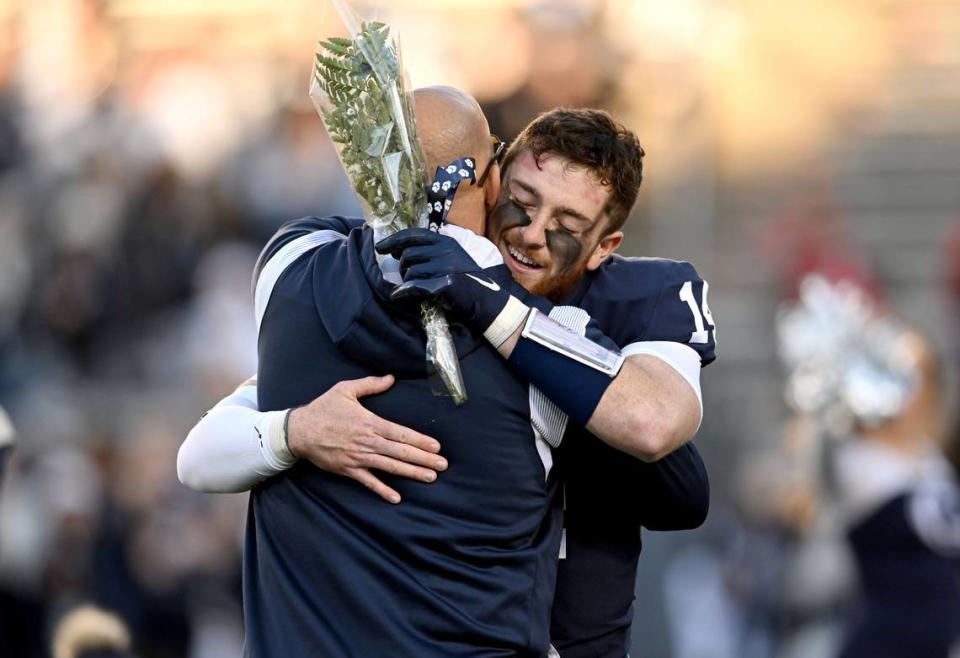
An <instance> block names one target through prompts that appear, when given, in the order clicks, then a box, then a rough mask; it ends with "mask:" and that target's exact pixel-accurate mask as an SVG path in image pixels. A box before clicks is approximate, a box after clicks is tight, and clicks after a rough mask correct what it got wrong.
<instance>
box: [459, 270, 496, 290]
mask: <svg viewBox="0 0 960 658" xmlns="http://www.w3.org/2000/svg"><path fill="white" fill-rule="evenodd" d="M467 276H468V277H470V278H471V279H473V280H474V281H476V282H477V283H479V284H480V285H481V286H483V287H484V288H489V289H490V290H492V291H493V292H497V291H499V290H500V286H499V284H497V282H496V281H484V280H483V279H478V278H477V277H475V276H473V275H472V274H467Z"/></svg>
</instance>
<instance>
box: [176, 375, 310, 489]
mask: <svg viewBox="0 0 960 658" xmlns="http://www.w3.org/2000/svg"><path fill="white" fill-rule="evenodd" d="M285 415H286V412H285V411H271V412H261V411H259V410H258V409H257V401H256V387H255V386H252V387H241V388H240V389H238V390H237V391H236V392H235V393H233V394H232V395H230V396H228V397H227V398H225V399H224V400H221V401H220V403H218V404H217V405H216V406H215V407H214V408H213V409H211V410H210V411H209V412H208V413H207V414H206V415H204V417H203V418H201V419H200V421H199V422H198V423H197V424H196V425H195V426H194V427H193V429H192V430H190V433H189V434H188V435H187V438H186V440H185V441H184V442H183V445H181V446H180V451H179V453H178V454H177V475H178V477H179V478H180V481H181V482H182V483H183V484H185V485H186V486H188V487H190V488H191V489H195V490H197V491H204V492H208V493H239V492H241V491H247V490H249V489H251V488H252V487H253V486H255V485H256V484H258V483H260V482H262V481H264V480H266V479H267V478H269V477H271V476H273V475H276V474H277V473H280V472H282V471H284V470H286V469H287V468H289V467H290V466H292V465H293V464H294V463H295V461H296V459H295V458H294V457H293V455H291V454H290V453H289V451H288V450H287V449H286V446H285V441H284V439H283V433H284V427H283V423H284V420H285Z"/></svg>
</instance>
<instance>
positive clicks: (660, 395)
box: [496, 306, 701, 461]
mask: <svg viewBox="0 0 960 658" xmlns="http://www.w3.org/2000/svg"><path fill="white" fill-rule="evenodd" d="M529 312H530V311H529V309H528V308H527V309H525V310H521V309H520V308H519V306H515V307H514V309H513V310H512V312H509V313H508V312H505V314H504V316H511V315H512V316H513V317H502V318H498V321H500V322H501V327H502V326H508V327H509V326H512V325H513V324H515V323H516V322H517V319H518V318H520V315H521V314H522V315H523V319H522V320H521V321H519V324H516V328H515V329H514V330H513V331H512V333H510V334H509V335H508V337H507V338H506V339H505V340H503V342H501V343H500V344H499V345H496V348H497V351H498V352H499V353H500V355H501V356H503V358H505V359H508V360H510V358H511V356H513V354H514V350H515V349H516V347H517V345H518V343H519V341H520V339H521V336H522V333H523V327H524V325H525V320H526V317H527V314H528V313H529ZM502 333H503V332H502V330H501V334H502ZM584 372H587V371H584ZM525 374H527V375H528V376H531V380H533V379H535V378H536V377H537V375H538V374H539V373H536V372H534V371H533V370H532V369H529V368H528V369H527V372H526V373H525ZM548 376H549V375H548ZM576 379H577V378H567V379H566V380H558V379H557V378H555V377H551V378H550V379H549V383H550V387H551V388H556V387H557V386H562V387H565V388H569V389H570V390H569V391H566V392H567V393H569V394H570V395H571V396H573V397H576V395H577V390H576V388H577V387H578V386H582V385H583V382H581V381H576ZM532 383H533V384H534V385H536V383H537V382H536V381H532ZM544 392H545V393H547V395H548V396H550V392H549V391H544ZM584 394H585V395H589V394H590V392H586V391H585V392H584ZM565 411H567V410H565ZM700 416H701V409H700V400H699V397H698V396H697V394H696V391H695V389H694V388H693V386H692V384H691V383H689V382H688V381H687V380H686V379H685V378H684V377H683V376H682V375H680V374H679V373H678V372H677V370H676V369H675V368H674V367H673V366H672V365H670V364H668V363H667V362H666V361H664V360H663V359H661V358H659V357H657V356H654V355H651V354H643V355H637V356H631V357H629V358H627V359H626V360H625V361H624V363H623V365H622V367H621V368H620V371H619V372H618V373H617V374H616V375H615V376H614V377H613V378H612V381H610V382H609V385H607V386H606V389H605V390H604V391H603V392H602V395H600V397H599V401H598V402H597V403H596V406H595V408H593V411H592V413H591V414H590V415H589V420H587V421H586V427H587V429H588V430H590V432H591V433H592V434H594V435H595V436H597V437H598V438H599V439H600V440H602V441H604V442H605V443H607V444H609V445H610V446H612V447H614V448H616V449H617V450H621V451H623V452H626V453H628V454H630V455H633V456H634V457H637V458H639V459H642V460H644V461H655V460H657V459H659V458H661V457H663V456H664V455H667V454H669V453H670V452H672V451H673V450H675V449H676V448H678V447H679V446H681V445H683V444H684V443H686V442H687V441H689V440H690V439H691V438H692V437H693V435H694V434H695V433H696V431H697V428H698V427H699V424H700Z"/></svg>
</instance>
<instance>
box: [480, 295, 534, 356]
mask: <svg viewBox="0 0 960 658" xmlns="http://www.w3.org/2000/svg"><path fill="white" fill-rule="evenodd" d="M529 312H530V307H529V306H527V305H526V304H524V303H523V302H521V301H520V300H519V299H517V298H516V297H514V296H513V295H510V299H508V300H507V305H506V306H504V307H503V310H502V311H500V314H499V315H498V316H497V319H496V320H494V321H493V322H492V323H490V326H489V327H487V330H486V331H484V332H483V337H484V338H486V339H487V341H488V342H489V343H490V344H491V345H493V346H494V347H500V346H501V345H503V343H504V342H505V341H506V340H507V339H508V338H510V336H512V335H513V332H515V331H516V330H517V329H518V328H519V327H520V325H521V324H523V321H524V319H526V317H527V313H529Z"/></svg>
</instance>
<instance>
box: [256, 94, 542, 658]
mask: <svg viewBox="0 0 960 658" xmlns="http://www.w3.org/2000/svg"><path fill="white" fill-rule="evenodd" d="M416 102H417V118H418V121H429V122H431V123H432V125H433V126H435V127H436V126H438V125H444V126H451V127H450V128H449V130H439V131H431V133H430V134H429V136H426V139H427V140H428V143H427V148H428V152H429V153H430V154H431V156H432V158H433V161H431V162H430V163H429V165H430V166H431V167H436V166H438V165H439V166H442V165H445V164H447V162H449V161H450V160H454V159H456V158H460V157H462V156H463V155H465V153H466V152H465V149H470V152H469V153H468V154H467V155H470V156H472V159H473V161H474V162H472V164H474V166H475V168H476V172H475V176H474V179H475V180H479V179H480V178H481V176H480V174H481V172H483V171H484V170H485V169H486V168H487V167H488V166H490V160H491V152H490V147H489V144H490V142H489V128H488V126H487V123H486V120H485V119H484V117H483V114H482V113H481V112H480V110H479V107H476V104H475V102H474V101H473V100H472V99H470V98H469V97H468V96H465V95H463V94H460V93H459V92H455V91H453V90H449V89H432V90H425V91H422V92H420V93H418V94H417V98H416ZM453 126H455V127H453ZM494 166H495V165H494ZM498 186H499V176H498V175H487V176H485V177H483V184H481V185H476V184H473V185H468V184H465V183H464V184H461V185H460V189H459V191H458V192H457V196H456V198H457V203H456V204H455V205H454V206H453V207H452V208H451V209H450V211H449V215H448V217H447V222H448V226H446V227H445V231H446V232H447V234H448V235H451V236H452V237H454V238H455V239H457V240H458V241H461V244H462V245H464V248H465V249H468V251H469V253H471V254H472V255H473V257H474V258H475V259H477V260H478V263H479V264H480V265H481V266H483V267H487V268H489V269H486V270H485V272H486V273H488V274H489V275H490V276H491V277H492V278H493V280H494V281H496V282H497V283H494V285H497V284H502V285H503V286H507V285H508V282H509V281H510V272H509V270H508V269H507V268H506V267H505V266H504V265H503V264H502V258H501V257H500V256H499V253H498V251H497V250H496V248H495V247H494V246H493V245H492V244H490V243H486V246H485V247H484V248H478V247H477V245H476V244H470V243H471V241H473V240H479V238H477V237H476V235H474V233H472V232H471V231H469V230H467V228H470V229H473V230H476V231H482V227H483V221H484V220H483V217H484V215H485V214H486V210H487V209H489V207H490V205H491V204H492V203H493V202H494V200H496V198H497V196H498ZM344 221H346V220H344ZM332 223H333V224H336V220H333V222H332ZM330 226H331V220H330V219H329V218H327V219H326V220H317V219H305V220H299V221H296V222H293V223H290V224H288V225H286V226H285V227H284V228H283V229H281V230H280V231H279V232H278V233H277V235H276V236H274V238H272V239H271V241H270V242H269V243H268V245H267V246H266V248H265V249H264V251H263V253H262V255H261V258H260V261H259V262H258V264H257V268H256V290H255V296H256V312H257V324H258V331H259V372H258V387H257V396H258V402H259V406H260V409H261V410H263V411H264V412H267V413H266V414H264V417H263V421H262V422H260V423H258V425H257V427H256V431H257V433H258V434H259V435H260V443H261V444H262V445H265V446H267V447H271V448H273V449H274V450H275V452H276V454H277V455H279V457H278V458H279V459H281V460H283V459H286V458H288V457H289V458H291V461H293V460H292V455H290V453H289V452H288V451H287V452H286V453H285V451H286V450H287V449H286V446H285V439H284V436H285V431H286V428H285V424H286V422H287V421H288V420H289V414H288V412H286V411H282V410H288V409H290V408H293V407H297V406H299V405H303V404H305V403H307V402H309V401H311V400H313V399H314V398H315V397H316V396H317V395H318V394H319V393H320V392H322V391H326V390H328V389H330V388H332V387H335V386H336V385H337V384H338V382H342V381H345V380H356V379H358V378H363V377H365V376H370V375H381V374H383V373H385V372H386V369H389V371H390V372H391V373H393V374H394V375H396V383H395V384H394V385H393V386H392V387H391V388H389V390H387V391H385V392H384V393H383V394H381V395H378V396H375V397H371V398H368V399H367V400H366V403H367V406H368V408H369V410H370V411H371V412H373V413H374V414H376V415H378V416H380V417H382V418H385V419H390V421H393V422H396V423H399V424H401V425H404V426H406V427H408V428H410V429H411V430H412V431H414V432H418V433H421V434H423V435H425V434H427V433H429V435H430V436H432V437H435V438H436V439H438V440H439V441H440V442H441V443H442V444H443V446H444V452H445V456H446V457H447V458H448V459H449V460H450V463H451V464H452V466H451V467H450V468H449V470H448V471H447V472H445V474H444V477H443V478H441V479H438V480H437V481H435V482H433V483H429V484H428V483H426V482H418V481H412V480H410V481H405V482H403V483H399V484H398V485H397V486H398V488H400V489H401V492H402V494H403V500H404V504H403V505H383V504H382V502H381V501H380V499H379V498H377V497H375V496H371V495H370V494H369V492H367V491H366V490H365V489H363V488H362V487H360V486H357V484H356V482H354V481H352V480H349V479H346V478H341V477H337V476H335V475H331V474H330V473H326V472H324V471H321V470H319V469H317V468H316V467H314V466H313V465H312V464H310V463H309V462H306V461H300V462H297V463H296V464H295V465H293V467H292V468H290V470H288V471H287V473H286V474H285V476H283V477H277V478H273V479H271V480H269V481H267V482H265V483H263V484H262V485H260V486H258V487H256V488H255V489H254V490H253V491H252V493H251V496H250V504H249V511H248V520H247V527H246V545H245V551H244V615H245V626H246V655H248V656H254V657H258V658H259V657H275V656H362V657H364V658H368V657H372V656H418V657H419V656H444V657H451V656H490V657H493V656H543V655H545V654H546V652H547V650H548V645H549V620H550V605H551V597H552V594H553V589H554V582H555V571H556V557H557V554H558V550H559V544H560V523H559V521H560V519H559V510H558V509H557V508H556V505H555V501H556V499H557V496H555V495H554V493H555V492H554V487H555V484H554V482H555V478H549V472H550V468H551V461H550V452H549V449H548V447H547V445H546V444H545V442H544V441H543V440H542V439H539V438H535V436H534V432H533V430H532V429H531V425H530V416H531V409H530V403H529V399H530V395H529V389H528V384H527V382H526V381H525V380H522V379H521V378H520V377H518V376H517V375H516V374H515V373H514V372H513V371H512V370H511V368H510V367H509V365H508V364H507V362H506V361H505V360H504V359H503V358H502V357H501V356H500V355H499V354H498V353H497V352H496V350H495V349H494V348H493V347H492V346H491V345H490V343H489V342H487V340H485V339H484V336H483V335H480V334H478V333H477V332H476V331H472V330H470V329H469V328H467V327H466V326H463V325H460V324H457V323H452V324H451V327H450V328H451V333H452V335H453V338H454V341H455V343H456V348H457V353H458V354H459V356H460V360H461V364H462V367H463V374H464V380H465V383H466V386H467V389H468V390H469V391H470V399H469V401H468V402H467V403H466V404H465V405H463V406H462V407H455V406H454V405H452V404H451V403H450V401H449V399H445V398H436V397H434V396H433V394H432V392H431V382H430V381H429V379H428V376H427V372H426V368H425V360H424V339H423V332H422V329H421V327H420V320H419V313H418V309H417V305H410V304H407V305H406V306H404V305H400V304H397V303H393V302H391V301H390V293H391V292H392V291H393V289H394V288H395V284H396V283H398V282H399V281H400V279H399V277H398V276H397V268H396V263H392V262H390V260H389V259H382V258H381V262H378V258H377V256H376V254H375V251H374V248H373V245H374V236H373V231H372V230H371V229H370V228H369V227H363V228H361V229H357V230H353V231H349V233H348V234H347V235H346V237H344V235H342V234H340V233H338V232H336V231H332V230H330ZM318 227H322V230H317V229H318ZM343 228H344V229H346V228H348V227H346V226H344V227H343ZM346 232H347V231H346V230H344V233H346ZM530 303H536V300H531V301H530ZM272 410H277V411H272ZM381 466H382V467H383V468H385V469H386V470H389V466H388V465H386V464H383V465H381Z"/></svg>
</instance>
